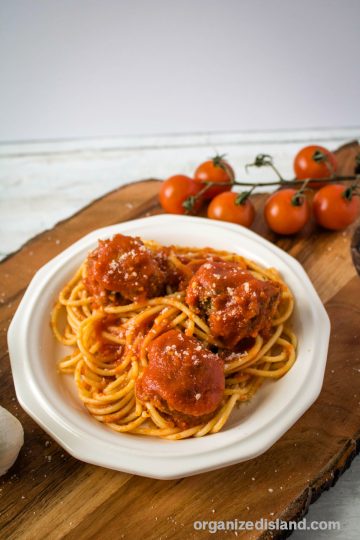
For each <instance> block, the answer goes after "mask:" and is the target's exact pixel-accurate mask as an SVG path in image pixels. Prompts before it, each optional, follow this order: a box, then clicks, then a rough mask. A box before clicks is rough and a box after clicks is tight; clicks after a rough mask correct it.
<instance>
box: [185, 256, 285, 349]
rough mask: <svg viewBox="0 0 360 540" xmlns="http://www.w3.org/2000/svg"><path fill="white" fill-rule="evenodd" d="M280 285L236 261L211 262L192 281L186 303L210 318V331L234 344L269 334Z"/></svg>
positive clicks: (277, 302)
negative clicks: (258, 275) (262, 277)
mask: <svg viewBox="0 0 360 540" xmlns="http://www.w3.org/2000/svg"><path fill="white" fill-rule="evenodd" d="M280 296H281V285H280V283H276V282H274V281H263V280H261V279H257V278H256V277H254V276H253V275H252V274H251V272H249V271H248V270H244V269H243V268H242V267H241V266H240V265H239V264H238V263H236V262H227V261H222V262H208V263H205V264H203V265H202V266H201V267H200V268H199V270H198V271H197V272H196V274H195V275H194V276H193V277H192V279H191V280H190V283H189V286H188V288H187V291H186V302H187V303H188V305H189V306H191V307H192V308H193V309H194V310H195V311H196V312H198V313H200V314H201V315H202V316H204V317H205V318H206V319H207V322H208V324H209V326H210V330H211V333H212V334H213V335H214V336H216V337H218V338H221V339H222V340H223V342H224V344H225V345H226V346H228V347H234V346H235V345H236V344H238V343H239V341H241V340H242V339H244V338H248V337H256V336H257V335H258V334H259V333H262V334H263V335H267V334H268V332H269V330H270V327H271V324H272V317H273V316H274V314H275V312H276V309H277V306H278V304H279V301H280Z"/></svg>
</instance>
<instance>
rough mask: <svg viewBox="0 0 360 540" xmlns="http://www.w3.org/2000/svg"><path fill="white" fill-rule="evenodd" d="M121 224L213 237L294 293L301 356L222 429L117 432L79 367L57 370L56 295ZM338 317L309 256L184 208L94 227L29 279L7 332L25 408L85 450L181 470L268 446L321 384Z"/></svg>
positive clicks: (141, 232) (142, 470)
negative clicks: (330, 312)
mask: <svg viewBox="0 0 360 540" xmlns="http://www.w3.org/2000/svg"><path fill="white" fill-rule="evenodd" d="M115 233H123V234H130V235H137V236H141V237H143V238H145V239H153V240H156V241H158V242H160V243H162V244H165V245H166V244H178V245H188V246H199V247H201V246H202V247H204V246H210V247H214V248H218V249H224V250H228V251H233V252H237V253H239V254H241V255H244V256H245V257H248V258H250V259H253V260H254V261H256V262H258V263H260V264H262V265H264V266H274V267H276V268H277V269H278V270H279V271H280V272H281V274H282V276H283V277H284V279H285V281H286V282H287V284H288V285H289V286H290V288H291V290H292V292H293V294H294V296H295V300H296V304H295V306H296V307H295V313H294V315H293V319H292V320H293V327H294V329H295V331H296V333H297V335H298V338H299V345H298V354H297V360H296V362H295V365H294V366H293V367H292V368H291V370H290V371H289V372H288V373H287V374H286V375H285V376H284V377H283V378H282V379H280V380H278V381H276V382H270V383H268V384H265V385H264V386H263V387H262V388H261V389H260V391H259V392H258V393H257V394H256V396H255V397H254V399H253V400H252V401H251V402H250V403H245V404H242V405H241V406H240V407H239V408H238V409H236V411H235V412H234V413H233V415H232V416H231V417H230V420H229V422H228V423H227V425H226V426H225V428H223V430H222V431H221V432H220V433H216V434H214V435H208V436H206V437H203V438H199V439H187V440H182V441H167V440H159V439H157V438H150V437H142V436H135V435H131V434H120V433H115V432H113V431H112V430H111V429H109V428H107V427H106V426H104V425H103V424H101V423H99V422H97V421H96V420H94V419H93V418H92V417H91V416H90V415H89V414H88V413H87V411H86V409H85V407H83V405H82V403H81V402H80V400H79V399H78V398H77V394H76V389H75V385H74V383H73V380H72V378H71V376H64V375H59V374H58V372H57V368H56V364H57V360H58V359H59V358H60V357H61V356H62V354H63V353H64V348H63V347H62V346H61V345H59V344H58V343H56V341H55V339H54V337H53V335H52V332H51V329H50V325H49V316H50V311H51V308H52V305H53V303H54V300H55V298H56V296H57V294H58V292H59V291H60V289H61V288H62V287H63V285H64V284H65V283H66V282H67V280H68V279H69V278H70V277H71V275H72V274H73V273H74V271H75V270H76V268H77V267H78V266H79V265H80V263H81V262H82V261H83V260H84V258H85V257H86V255H87V253H88V251H89V250H90V249H93V248H94V247H95V246H96V244H97V241H98V239H99V238H109V237H111V236H112V235H113V234H115ZM329 334H330V322H329V319H328V316H327V314H326V311H325V309H324V307H323V305H322V303H321V301H320V299H319V297H318V295H317V293H316V291H315V289H314V287H313V286H312V284H311V282H310V280H309V278H308V276H307V275H306V273H305V271H304V270H303V268H302V266H301V265H300V264H299V263H298V262H297V261H296V260H295V259H293V258H292V257H291V256H289V255H288V254H286V253H285V252H284V251H282V250H281V249H279V248H277V247H276V246H274V245H273V244H271V243H270V242H268V241H267V240H264V239H263V238H261V237H260V236H258V235H257V234H255V233H253V232H252V231H249V230H248V229H245V228H243V227H240V226H237V225H232V224H228V223H223V222H219V221H211V220H207V219H203V218H195V217H188V216H185V217H182V216H169V215H164V216H155V217H149V218H145V219H139V220H135V221H129V222H126V223H121V224H118V225H114V226H111V227H106V228H104V229H99V230H96V231H94V232H92V233H90V234H88V235H87V236H85V237H84V238H82V239H81V240H79V241H78V242H76V243H75V244H73V245H72V246H71V247H69V248H68V249H66V250H65V251H64V252H63V253H61V254H60V255H58V256H57V257H55V258H54V259H53V260H51V261H50V262H49V263H48V264H46V265H45V266H43V267H42V268H41V269H40V270H39V271H38V272H37V274H36V275H35V277H34V278H33V280H32V281H31V283H30V285H29V287H28V289H27V291H26V293H25V295H24V298H23V299H22V301H21V303H20V305H19V307H18V310H17V312H16V314H15V316H14V318H13V320H12V323H11V325H10V328H9V333H8V343H9V352H10V358H11V366H12V371H13V377H14V382H15V389H16V394H17V397H18V400H19V402H20V404H21V405H22V407H23V408H24V409H25V411H26V412H27V413H28V414H29V415H30V416H31V417H32V418H33V419H34V420H35V421H36V422H37V423H38V424H39V425H40V426H41V427H42V428H43V429H44V430H45V431H47V432H48V433H49V434H50V435H51V436H52V437H53V438H54V439H55V440H56V441H57V442H58V443H59V444H60V445H61V446H62V447H63V448H65V450H67V451H68V452H69V453H70V454H72V455H73V456H75V457H76V458H78V459H81V460H83V461H86V462H88V463H93V464H96V465H101V466H103V467H108V468H111V469H116V470H121V471H126V472H129V473H134V474H140V475H143V476H148V477H153V478H163V479H170V478H179V477H183V476H189V475H192V474H196V473H200V472H204V471H209V470H212V469H216V468H219V467H224V466H226V465H231V464H234V463H238V462H240V461H245V460H247V459H251V458H253V457H255V456H258V455H259V454H261V453H263V452H265V451H266V450H267V449H268V448H269V447H270V446H272V445H273V444H274V443H275V442H276V441H277V440H278V439H279V438H280V437H281V436H282V435H283V433H285V432H286V431H287V430H288V429H289V428H290V427H291V426H292V425H293V424H294V423H295V422H296V420H297V419H298V418H299V417H300V416H301V415H302V414H303V413H304V412H305V411H306V410H307V409H308V408H309V407H310V405H311V404H312V403H313V402H314V401H315V399H316V398H317V396H318V394H319V393H320V390H321V386H322V382H323V376H324V370H325V364H326V357H327V350H328V343H329Z"/></svg>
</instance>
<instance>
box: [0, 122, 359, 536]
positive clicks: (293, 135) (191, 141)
mask: <svg viewBox="0 0 360 540" xmlns="http://www.w3.org/2000/svg"><path fill="white" fill-rule="evenodd" d="M359 137H360V128H359V129H356V128H351V129H339V130H333V131H329V130H327V131H321V130H313V131H311V132H309V131H307V132H305V131H293V132H284V131H277V132H267V133H266V132H264V133H255V132H252V133H229V134H211V135H177V136H162V137H133V138H117V139H100V140H76V141H64V142H49V143H28V144H27V143H23V144H3V145H0V238H1V243H0V259H1V258H4V257H5V256H6V255H7V254H9V253H11V252H13V251H15V250H16V249H18V248H19V247H20V246H21V245H22V244H23V243H24V242H25V241H26V240H28V239H29V238H31V237H32V236H34V235H36V234H38V233H40V232H42V231H44V230H46V229H48V228H51V227H52V226H53V225H54V224H55V223H57V222H58V221H60V220H62V219H65V218H66V217H68V216H70V215H72V214H73V213H74V212H76V211H77V210H79V209H80V208H82V207H83V206H85V205H86V204H88V203H89V202H91V201H93V200H94V199H95V198H97V197H99V196H101V195H103V194H104V193H106V192H108V191H110V190H112V189H115V188H117V187H119V186H120V185H123V184H126V183H129V182H133V181H136V180H142V179H145V178H160V179H162V178H166V177H168V176H171V175H172V174H175V173H183V174H189V175H191V174H192V173H193V171H194V170H195V167H196V166H197V164H199V163H200V162H201V161H203V160H205V159H207V158H208V157H210V156H212V155H214V154H215V153H216V152H218V153H226V154H227V157H228V159H229V161H230V163H231V164H232V165H233V166H234V168H235V170H236V174H237V177H238V178H252V179H262V180H264V179H265V180H266V179H268V180H269V181H270V180H271V179H273V176H272V172H271V171H270V170H264V169H261V170H254V169H252V170H251V172H250V173H249V175H247V174H246V173H245V169H244V165H245V164H246V163H250V162H251V161H253V159H254V157H255V155H256V154H258V153H268V154H271V155H273V157H274V159H275V162H276V164H277V166H278V168H279V169H280V171H281V172H282V173H283V175H284V176H285V177H288V178H290V177H291V176H292V174H293V172H292V160H293V156H294V154H295V153H296V152H297V150H298V149H299V148H300V147H302V146H304V145H306V144H309V143H310V142H311V141H313V142H314V143H315V142H316V143H320V144H323V145H324V146H326V147H328V148H329V149H334V148H336V147H337V146H339V145H341V144H343V143H345V142H347V141H349V140H352V139H358V138H359ZM1 287H2V284H0V291H1ZM359 503H360V460H359V459H355V461H354V462H353V464H352V466H351V469H350V470H349V471H347V472H346V473H345V474H344V475H343V477H342V478H340V480H339V481H338V483H337V484H336V487H334V488H333V489H331V490H330V491H329V492H328V493H325V494H323V495H322V496H321V498H320V499H319V500H318V501H317V502H316V503H315V504H314V505H313V506H312V507H311V509H310V511H309V514H308V516H307V518H308V520H316V521H323V520H335V521H339V522H340V523H341V530H340V531H338V532H328V531H324V532H321V531H314V532H311V533H310V532H297V533H295V534H294V535H293V538H294V539H295V540H298V539H300V538H302V539H303V538H306V539H309V540H315V539H316V540H317V539H323V538H326V539H330V540H332V539H344V538H346V539H347V540H355V539H356V540H357V539H358V537H359V532H360V518H359Z"/></svg>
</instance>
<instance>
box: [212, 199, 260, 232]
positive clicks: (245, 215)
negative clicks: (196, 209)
mask: <svg viewBox="0 0 360 540" xmlns="http://www.w3.org/2000/svg"><path fill="white" fill-rule="evenodd" d="M238 197H239V194H238V193H234V192H232V191H226V192H225V193H220V194H219V195H217V196H216V197H214V199H213V200H212V201H211V203H210V204H209V207H208V211H207V215H208V217H209V218H211V219H218V220H220V221H231V223H237V224H238V225H243V226H244V227H251V225H252V222H253V221H254V217H255V209H254V206H253V204H252V202H251V201H250V199H246V200H245V202H244V203H242V204H239V203H238V204H237V203H236V199H238Z"/></svg>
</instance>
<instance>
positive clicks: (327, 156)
mask: <svg viewBox="0 0 360 540" xmlns="http://www.w3.org/2000/svg"><path fill="white" fill-rule="evenodd" d="M336 168H337V162H336V157H335V155H334V154H333V153H332V152H330V151H329V150H327V149H326V148H324V147H323V146H318V145H316V146H315V145H311V146H305V148H302V149H301V150H300V152H298V153H297V155H296V156H295V159H294V171H295V175H296V178H297V179H298V180H306V179H307V178H316V179H321V178H329V177H331V176H332V174H333V173H334V172H336ZM308 185H309V186H310V187H311V188H313V189H320V188H322V187H324V185H327V184H326V183H321V182H310V183H309V184H308Z"/></svg>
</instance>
